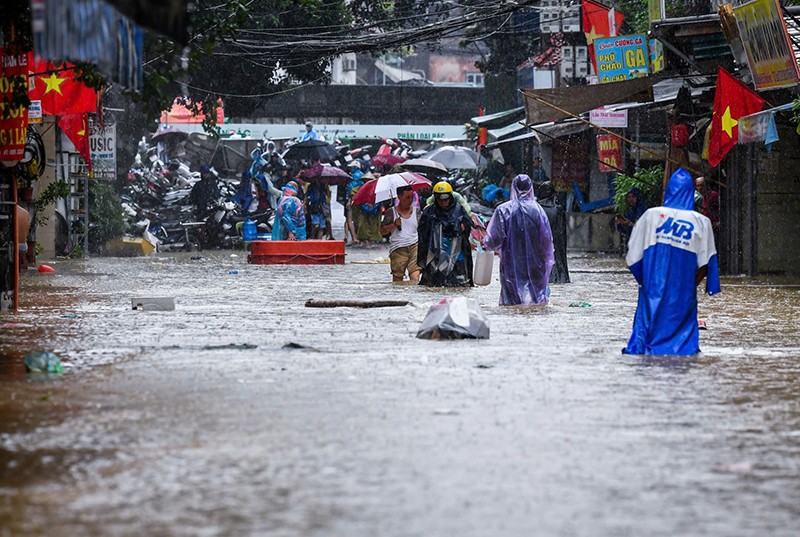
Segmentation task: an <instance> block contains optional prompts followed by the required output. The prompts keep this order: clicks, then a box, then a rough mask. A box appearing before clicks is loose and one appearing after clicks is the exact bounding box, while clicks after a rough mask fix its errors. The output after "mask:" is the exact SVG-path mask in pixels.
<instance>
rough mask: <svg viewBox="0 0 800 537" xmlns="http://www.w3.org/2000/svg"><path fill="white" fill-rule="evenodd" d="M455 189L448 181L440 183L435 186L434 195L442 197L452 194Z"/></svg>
mask: <svg viewBox="0 0 800 537" xmlns="http://www.w3.org/2000/svg"><path fill="white" fill-rule="evenodd" d="M452 193H453V187H452V186H450V183H448V182H447V181H439V182H438V183H436V184H435V185H433V194H434V195H442V194H452Z"/></svg>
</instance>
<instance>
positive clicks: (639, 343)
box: [622, 168, 720, 355]
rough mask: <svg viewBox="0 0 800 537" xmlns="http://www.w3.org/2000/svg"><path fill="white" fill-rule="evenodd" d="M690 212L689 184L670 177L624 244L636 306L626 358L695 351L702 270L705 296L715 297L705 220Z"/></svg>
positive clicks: (684, 175)
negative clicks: (705, 269) (655, 204)
mask: <svg viewBox="0 0 800 537" xmlns="http://www.w3.org/2000/svg"><path fill="white" fill-rule="evenodd" d="M693 208H694V181H693V180H692V176H691V175H690V174H689V172H687V171H686V170H684V169H683V168H678V170H677V171H676V172H675V173H673V174H672V177H671V178H670V180H669V183H667V189H666V191H665V192H664V205H663V206H662V207H653V208H652V209H649V210H648V211H646V212H645V213H644V214H643V215H642V217H641V218H639V220H638V221H637V222H636V225H635V226H634V227H633V231H632V232H631V239H630V242H629V243H628V255H627V256H626V258H625V260H626V262H627V263H628V267H629V268H630V270H631V272H632V273H633V276H634V277H635V278H636V281H637V283H638V284H639V301H638V304H637V305H636V316H635V317H634V321H633V332H632V333H631V337H630V340H629V341H628V346H627V347H625V349H623V351H622V352H624V353H626V354H677V355H687V354H695V353H698V352H700V335H699V332H698V329H697V285H696V275H697V271H698V270H699V269H701V268H702V267H706V266H707V267H708V273H707V277H706V292H707V293H708V294H709V295H713V294H715V293H719V292H720V287H719V269H718V266H717V249H716V246H715V244H714V234H713V232H712V228H711V221H710V220H709V219H708V218H707V217H705V216H703V215H702V214H700V213H697V212H695V211H693Z"/></svg>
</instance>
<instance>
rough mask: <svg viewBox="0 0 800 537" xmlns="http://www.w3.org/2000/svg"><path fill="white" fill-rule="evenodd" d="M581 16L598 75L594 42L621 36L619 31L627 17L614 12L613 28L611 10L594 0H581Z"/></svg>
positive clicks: (590, 53) (590, 55)
mask: <svg viewBox="0 0 800 537" xmlns="http://www.w3.org/2000/svg"><path fill="white" fill-rule="evenodd" d="M581 15H582V22H583V34H584V35H585V36H586V46H587V48H588V49H589V58H590V59H591V60H592V67H593V68H594V72H595V73H597V61H595V59H594V40H595V39H598V38H602V37H611V36H613V35H619V29H620V27H621V26H622V21H623V20H625V15H624V14H622V12H620V11H617V10H614V16H613V26H614V27H613V28H612V16H611V8H610V7H608V6H605V5H603V4H601V3H600V2H595V1H594V0H581Z"/></svg>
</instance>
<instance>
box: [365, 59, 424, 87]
mask: <svg viewBox="0 0 800 537" xmlns="http://www.w3.org/2000/svg"><path fill="white" fill-rule="evenodd" d="M375 67H377V68H378V69H379V70H380V71H381V72H382V73H383V74H384V75H386V78H388V79H389V80H391V81H392V82H394V83H395V84H399V83H402V82H424V81H425V75H423V74H420V73H413V72H411V71H406V70H405V69H401V68H399V67H392V66H391V65H389V64H388V63H386V62H385V61H383V60H375Z"/></svg>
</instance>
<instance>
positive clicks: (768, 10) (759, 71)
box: [733, 0, 800, 90]
mask: <svg viewBox="0 0 800 537" xmlns="http://www.w3.org/2000/svg"><path fill="white" fill-rule="evenodd" d="M733 13H734V16H735V17H736V25H737V26H738V27H739V35H740V36H741V40H742V45H743V46H744V49H745V52H746V53H747V63H748V64H749V66H750V72H751V73H752V75H753V82H754V83H755V86H756V89H758V90H763V89H769V88H781V87H785V86H794V85H796V84H797V83H798V81H800V71H798V67H797V58H795V56H794V53H793V51H792V47H791V44H790V43H789V34H788V32H787V31H786V23H785V21H784V20H783V15H782V13H781V8H780V6H779V5H778V1H777V0H753V1H752V2H748V3H746V4H743V5H741V6H736V7H734V8H733Z"/></svg>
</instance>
